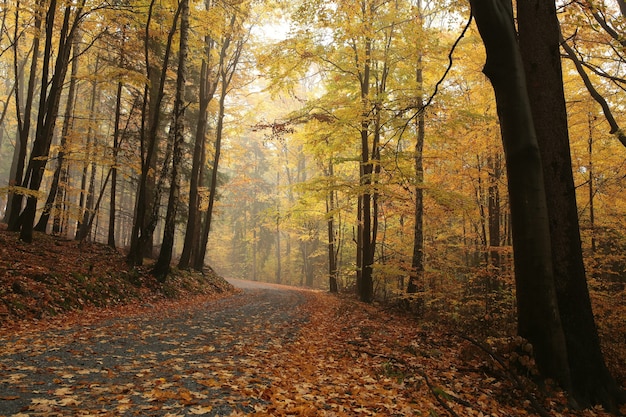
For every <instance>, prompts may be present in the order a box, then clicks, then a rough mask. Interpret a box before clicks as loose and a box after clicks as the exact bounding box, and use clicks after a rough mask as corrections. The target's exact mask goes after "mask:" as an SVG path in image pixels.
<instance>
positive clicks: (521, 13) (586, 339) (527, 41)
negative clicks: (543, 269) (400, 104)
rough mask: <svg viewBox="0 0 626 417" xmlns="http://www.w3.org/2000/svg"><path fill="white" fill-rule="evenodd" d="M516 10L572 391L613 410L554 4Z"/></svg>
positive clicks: (615, 397)
mask: <svg viewBox="0 0 626 417" xmlns="http://www.w3.org/2000/svg"><path fill="white" fill-rule="evenodd" d="M517 9H518V24H519V42H520V48H521V52H522V56H523V59H524V67H525V70H526V79H527V80H528V96H529V98H530V104H531V108H532V117H533V120H534V124H535V131H536V133H537V140H538V142H539V147H540V150H541V157H542V166H543V171H544V176H543V177H544V183H545V188H546V193H547V195H549V196H550V198H549V199H548V216H549V217H548V218H549V224H550V236H551V247H552V266H553V271H554V279H555V284H556V294H557V297H558V304H559V312H560V316H561V322H562V325H563V330H564V333H565V339H566V342H567V353H568V359H569V370H570V375H571V380H572V386H571V394H572V396H573V398H574V399H575V400H576V401H577V402H578V403H579V405H581V406H584V407H587V406H590V405H593V404H602V405H604V407H605V408H607V409H609V410H611V411H616V410H617V408H618V407H617V404H618V402H619V398H620V393H619V388H618V386H617V384H616V383H615V380H614V379H613V378H612V377H611V375H610V374H609V371H608V369H607V367H606V365H605V363H604V358H603V356H602V351H601V349H600V341H599V338H598V332H597V329H596V325H595V321H594V317H593V312H592V308H591V301H590V299H589V291H588V289H587V280H586V277H585V267H584V264H583V256H582V248H581V238H580V229H579V224H578V211H577V207H576V190H575V187H574V178H573V174H572V166H571V155H570V147H569V136H568V126H567V110H566V107H565V96H564V92H563V75H562V70H561V59H560V53H559V39H560V33H559V23H558V20H557V15H556V5H555V3H554V1H544V0H522V1H518V3H517ZM622 401H623V398H622Z"/></svg>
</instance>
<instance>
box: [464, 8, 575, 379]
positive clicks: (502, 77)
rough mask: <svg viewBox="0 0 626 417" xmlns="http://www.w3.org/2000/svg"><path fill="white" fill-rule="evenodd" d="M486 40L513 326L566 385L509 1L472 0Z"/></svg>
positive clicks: (534, 147)
mask: <svg viewBox="0 0 626 417" xmlns="http://www.w3.org/2000/svg"><path fill="white" fill-rule="evenodd" d="M471 4H472V9H473V13H474V17H475V18H476V23H477V25H478V30H479V32H480V35H481V37H482V39H483V42H484V44H485V49H486V51H487V61H486V63H485V67H484V69H483V72H484V73H485V75H487V77H489V79H490V81H491V84H492V86H493V89H494V92H495V96H496V104H497V110H498V116H499V119H500V129H501V133H502V141H503V144H504V153H505V156H506V164H507V170H508V182H509V196H510V205H511V216H512V223H513V225H512V226H513V250H514V256H515V281H516V288H517V292H516V295H517V302H518V332H519V334H520V335H521V336H522V337H525V338H526V339H527V340H529V341H530V343H531V344H532V345H533V349H534V354H535V358H536V361H537V365H538V367H539V369H540V371H541V372H542V373H543V374H544V375H546V376H548V377H551V378H554V379H555V380H557V381H559V382H560V383H561V385H562V386H563V387H565V388H566V389H568V388H569V387H570V374H569V368H568V365H567V364H568V356H567V348H566V345H565V336H564V333H563V328H562V325H561V319H560V315H559V306H558V304H557V299H556V289H555V286H554V275H553V271H552V255H551V248H550V228H549V223H548V207H547V203H546V192H545V188H544V179H543V170H542V162H541V155H540V153H539V146H538V144H537V137H536V134H535V129H534V125H533V119H532V114H531V109H530V103H529V99H528V93H527V89H526V80H525V76H524V68H523V63H522V59H521V55H520V51H519V46H518V44H517V34H516V32H515V26H514V22H513V6H512V4H511V1H510V0H488V1H487V0H471Z"/></svg>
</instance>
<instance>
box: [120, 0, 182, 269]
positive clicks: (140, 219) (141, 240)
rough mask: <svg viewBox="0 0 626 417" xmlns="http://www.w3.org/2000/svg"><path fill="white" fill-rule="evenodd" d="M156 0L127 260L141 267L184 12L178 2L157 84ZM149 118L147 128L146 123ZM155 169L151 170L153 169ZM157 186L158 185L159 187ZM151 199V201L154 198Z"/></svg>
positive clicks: (152, 217)
mask: <svg viewBox="0 0 626 417" xmlns="http://www.w3.org/2000/svg"><path fill="white" fill-rule="evenodd" d="M154 4H155V0H152V1H151V2H150V6H149V11H148V19H147V22H146V39H145V43H144V54H145V60H146V68H148V70H147V71H148V74H147V78H148V79H149V80H151V82H150V83H147V84H146V86H145V90H144V111H143V112H142V129H141V136H142V137H141V156H142V160H141V174H140V176H139V184H138V189H137V202H136V204H135V206H136V208H135V216H134V219H133V233H132V235H131V244H130V249H129V252H128V256H127V257H126V260H127V262H128V263H129V264H131V265H142V264H143V257H144V255H145V252H146V247H147V246H148V242H151V241H152V236H153V234H154V229H155V228H156V223H157V217H156V216H158V211H159V210H158V206H157V207H154V206H150V202H152V203H153V204H158V201H159V195H160V192H161V190H159V189H156V190H155V193H154V194H155V195H153V196H151V195H150V194H151V193H150V192H149V188H150V186H149V184H150V178H149V176H150V175H151V173H153V172H154V171H155V170H154V166H153V162H154V161H156V151H157V149H156V148H157V146H156V145H157V136H158V131H159V124H160V116H161V103H162V101H163V97H164V95H165V79H166V76H167V69H168V66H169V58H170V55H171V50H172V41H173V38H174V33H175V32H176V26H177V24H178V18H179V16H180V12H181V4H182V2H179V4H178V7H177V9H176V12H175V13H174V17H173V19H172V26H171V27H170V31H169V33H168V35H167V43H166V46H165V53H164V56H163V62H162V66H161V70H160V72H159V73H158V74H159V76H158V83H156V82H154V81H155V79H154V78H153V76H154V75H155V72H154V71H153V69H154V68H153V67H152V65H151V64H150V59H149V56H150V51H149V43H150V39H151V38H150V30H149V29H150V22H151V18H152V12H153V8H154ZM151 88H152V89H154V90H152V92H151V93H150V108H149V110H148V111H146V104H147V103H146V102H147V97H148V91H150V90H151ZM146 119H147V128H146V126H145V121H146ZM151 168H152V169H151ZM157 187H158V186H157ZM157 194H159V195H157ZM151 197H152V198H151Z"/></svg>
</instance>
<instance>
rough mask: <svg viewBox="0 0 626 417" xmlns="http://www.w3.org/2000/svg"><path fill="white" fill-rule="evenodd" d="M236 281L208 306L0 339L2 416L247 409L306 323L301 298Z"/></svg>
mask: <svg viewBox="0 0 626 417" xmlns="http://www.w3.org/2000/svg"><path fill="white" fill-rule="evenodd" d="M234 283H235V284H236V285H238V286H241V287H245V289H244V291H243V293H241V294H238V295H234V296H230V297H227V298H223V299H220V300H213V301H210V302H207V303H206V304H205V305H196V306H186V307H182V308H171V309H168V310H167V311H163V310H159V309H154V310H152V311H150V312H149V313H148V314H140V315H132V316H130V317H121V318H115V319H107V320H105V321H103V322H99V323H92V324H87V325H81V324H74V325H72V326H69V327H66V328H56V329H55V328H53V329H48V330H42V329H35V330H32V331H26V332H23V333H22V334H19V333H18V334H16V335H14V336H12V337H10V338H6V337H3V338H2V339H0V415H1V416H9V415H16V416H26V415H28V416H34V415H46V416H51V415H142V416H144V415H194V414H195V415H199V414H206V415H228V414H230V413H231V412H232V411H234V410H236V409H238V410H240V411H242V412H244V413H246V414H248V413H250V412H252V411H253V407H254V405H255V404H256V403H259V402H262V401H263V400H262V399H260V398H259V397H260V395H261V393H262V392H263V390H264V389H265V388H266V387H267V386H268V385H269V384H270V380H269V379H268V377H267V376H266V375H264V373H265V372H264V369H265V368H266V367H267V366H270V364H269V363H268V361H270V360H271V359H269V356H270V354H271V352H273V351H276V350H281V349H282V346H283V345H285V344H288V343H290V342H292V341H293V340H294V338H295V337H297V335H298V334H299V331H300V328H301V326H302V324H303V323H305V322H306V321H307V314H304V313H302V312H301V311H300V310H299V309H300V307H302V305H303V304H304V303H305V301H306V299H307V296H306V292H304V291H294V290H286V289H281V288H279V287H276V286H270V285H258V284H247V283H245V282H242V281H234ZM170 307H172V306H170Z"/></svg>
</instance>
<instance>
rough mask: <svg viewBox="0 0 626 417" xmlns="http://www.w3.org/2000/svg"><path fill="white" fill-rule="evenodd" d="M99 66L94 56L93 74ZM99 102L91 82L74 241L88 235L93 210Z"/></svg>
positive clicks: (96, 85) (95, 89)
mask: <svg viewBox="0 0 626 417" xmlns="http://www.w3.org/2000/svg"><path fill="white" fill-rule="evenodd" d="M99 66H100V56H99V55H98V56H96V64H95V68H94V73H95V74H97V73H98V70H99ZM99 102H100V90H99V89H98V83H97V82H96V81H92V85H91V97H90V99H89V127H88V128H87V134H86V135H85V136H86V137H87V139H86V140H87V143H85V161H84V162H83V169H82V176H81V180H80V202H79V205H80V207H81V216H80V219H79V221H78V222H77V224H76V236H75V239H76V240H84V239H85V238H86V237H87V235H88V234H89V230H88V229H87V225H88V223H89V213H90V211H91V209H92V208H93V202H94V198H93V194H94V192H95V182H96V179H95V171H96V164H95V162H94V155H92V153H93V148H94V146H93V142H95V138H94V130H93V126H94V124H95V123H94V121H95V118H96V106H97V104H96V103H99ZM89 165H91V175H89V184H87V178H88V174H89Z"/></svg>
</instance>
